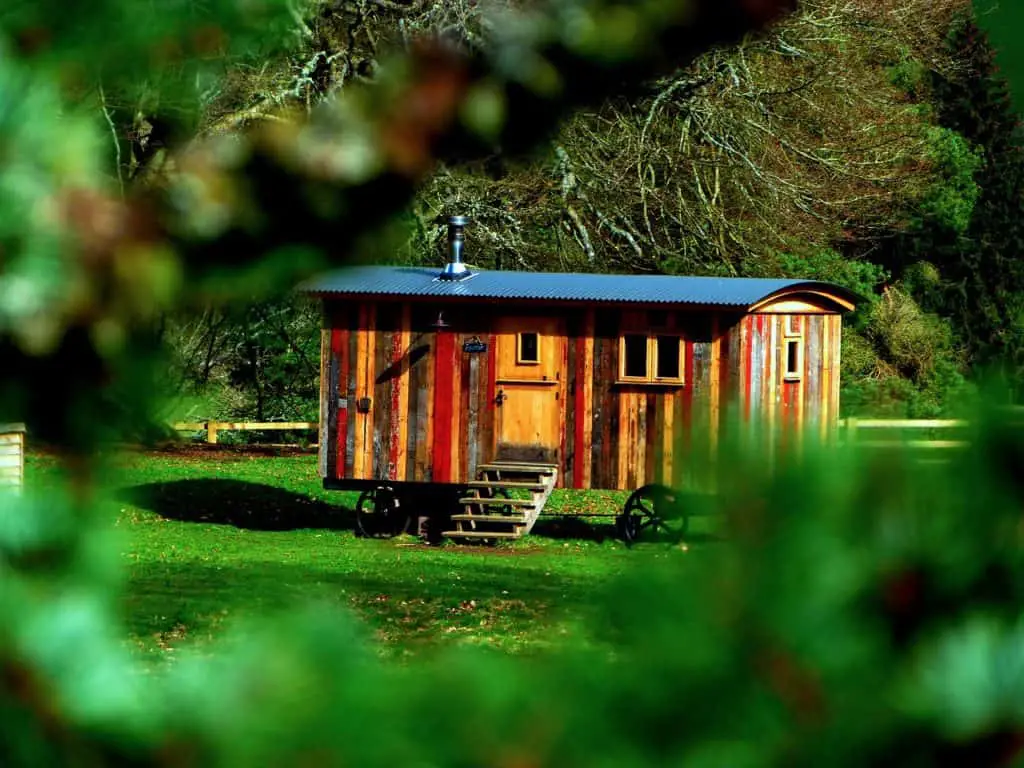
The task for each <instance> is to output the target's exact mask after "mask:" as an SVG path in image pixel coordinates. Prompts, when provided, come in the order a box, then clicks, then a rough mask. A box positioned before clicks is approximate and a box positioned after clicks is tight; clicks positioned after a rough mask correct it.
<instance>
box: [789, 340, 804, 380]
mask: <svg viewBox="0 0 1024 768" xmlns="http://www.w3.org/2000/svg"><path fill="white" fill-rule="evenodd" d="M784 352H785V363H786V374H785V379H786V381H799V380H800V379H801V378H802V377H803V370H804V342H803V339H786V342H785V347H784Z"/></svg>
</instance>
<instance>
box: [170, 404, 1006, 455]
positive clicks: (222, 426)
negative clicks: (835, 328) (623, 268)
mask: <svg viewBox="0 0 1024 768" xmlns="http://www.w3.org/2000/svg"><path fill="white" fill-rule="evenodd" d="M1011 410H1012V411H1013V412H1014V413H1016V414H1018V415H1019V416H1020V417H1021V419H1022V420H1024V408H1013V409H1011ZM969 426H970V422H969V421H965V420H963V419H859V418H853V417H851V418H848V419H840V420H839V435H840V437H841V439H842V440H843V441H844V442H847V443H852V442H856V444H857V445H861V446H864V447H866V448H895V447H908V448H922V449H932V448H964V447H966V446H967V445H968V442H967V441H966V440H956V439H941V440H940V439H929V440H908V439H903V438H902V437H897V436H892V435H889V434H887V433H890V432H893V431H897V430H919V431H924V430H938V431H941V432H945V433H946V434H949V436H950V437H953V436H954V435H955V434H956V430H960V429H965V428H967V427H969ZM1022 426H1024V424H1022ZM173 427H174V429H175V430H177V431H178V432H203V431H205V432H206V442H207V443H209V444H211V445H216V444H217V436H218V434H219V433H220V432H232V431H293V432H295V431H307V430H309V431H316V430H319V428H320V425H319V424H318V423H317V422H315V421H189V422H178V423H176V424H174V425H173ZM861 433H870V434H875V435H877V434H879V433H881V434H880V436H879V437H878V438H867V437H866V435H865V436H862V434H861Z"/></svg>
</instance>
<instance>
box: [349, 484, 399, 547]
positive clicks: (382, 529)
mask: <svg viewBox="0 0 1024 768" xmlns="http://www.w3.org/2000/svg"><path fill="white" fill-rule="evenodd" d="M356 527H357V529H358V532H359V535H360V536H366V537H368V538H371V539H390V538H392V537H394V536H398V535H399V534H402V533H405V532H406V531H407V530H408V528H409V515H408V513H407V512H406V511H405V510H404V509H402V505H401V503H400V501H399V498H398V495H397V494H396V493H395V492H394V490H393V489H391V488H388V487H387V486H381V487H379V488H371V489H369V490H366V491H363V492H362V493H361V494H360V495H359V501H357V502H356Z"/></svg>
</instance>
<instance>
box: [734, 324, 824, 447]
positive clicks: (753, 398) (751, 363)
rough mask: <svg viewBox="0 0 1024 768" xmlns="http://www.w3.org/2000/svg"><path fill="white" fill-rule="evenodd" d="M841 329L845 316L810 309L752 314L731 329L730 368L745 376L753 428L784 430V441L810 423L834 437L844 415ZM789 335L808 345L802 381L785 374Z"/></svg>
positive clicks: (743, 393)
mask: <svg viewBox="0 0 1024 768" xmlns="http://www.w3.org/2000/svg"><path fill="white" fill-rule="evenodd" d="M791 318H792V321H791ZM841 329H842V317H841V316H840V315H836V314H825V313H809V314H800V315H785V314H755V315H749V316H747V317H744V318H742V319H741V320H740V321H739V322H738V323H737V324H736V325H735V326H734V327H733V328H732V329H731V330H730V332H729V341H728V344H729V345H730V348H732V349H734V350H735V351H734V352H733V353H732V354H731V356H730V357H731V359H730V365H729V368H730V370H731V371H735V372H737V373H738V374H739V376H740V382H739V392H738V396H739V397H738V399H739V401H740V403H741V407H742V412H743V416H744V420H745V421H746V423H747V424H748V426H749V429H750V431H751V432H754V431H764V433H766V434H779V435H781V436H782V444H783V445H786V444H788V443H787V442H786V440H787V437H788V436H792V437H793V439H795V440H796V439H799V438H800V437H801V436H802V435H803V434H804V430H805V428H806V427H807V426H808V425H816V428H817V429H818V432H819V435H820V436H822V437H825V436H827V435H828V433H829V432H830V430H831V429H832V428H833V427H834V425H835V424H836V420H837V419H838V418H839V347H840V338H841ZM787 338H797V339H799V340H800V343H801V344H802V350H803V351H802V361H801V362H802V365H801V370H800V376H799V378H798V379H796V380H786V378H785V375H784V374H785V366H786V359H785V355H786V348H785V340H786V339H787ZM737 347H738V349H736V348H737Z"/></svg>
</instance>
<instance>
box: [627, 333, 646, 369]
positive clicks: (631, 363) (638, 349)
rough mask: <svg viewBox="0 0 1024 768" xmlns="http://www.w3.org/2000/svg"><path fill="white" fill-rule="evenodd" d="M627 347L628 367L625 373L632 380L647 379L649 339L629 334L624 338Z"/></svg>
mask: <svg viewBox="0 0 1024 768" xmlns="http://www.w3.org/2000/svg"><path fill="white" fill-rule="evenodd" d="M622 343H623V344H625V345H626V351H625V353H624V354H625V356H626V366H625V371H623V373H624V374H625V375H626V376H628V377H631V378H640V379H644V378H647V337H646V336H640V335H637V334H627V335H626V336H623V337H622Z"/></svg>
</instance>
